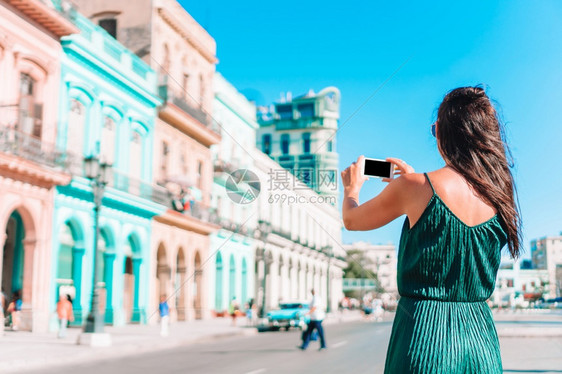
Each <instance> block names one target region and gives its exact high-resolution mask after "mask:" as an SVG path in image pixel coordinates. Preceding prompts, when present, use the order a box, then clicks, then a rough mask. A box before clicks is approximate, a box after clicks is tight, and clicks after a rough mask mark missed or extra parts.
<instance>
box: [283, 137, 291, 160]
mask: <svg viewBox="0 0 562 374" xmlns="http://www.w3.org/2000/svg"><path fill="white" fill-rule="evenodd" d="M289 141H290V138H289V134H283V135H281V152H282V153H283V154H284V155H288V154H289Z"/></svg>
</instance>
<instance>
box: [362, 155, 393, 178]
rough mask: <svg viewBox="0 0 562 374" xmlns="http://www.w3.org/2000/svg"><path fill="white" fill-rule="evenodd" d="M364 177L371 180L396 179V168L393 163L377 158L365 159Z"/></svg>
mask: <svg viewBox="0 0 562 374" xmlns="http://www.w3.org/2000/svg"><path fill="white" fill-rule="evenodd" d="M363 175H365V176H367V177H371V178H392V177H394V167H393V166H392V162H388V161H385V160H378V159H376V158H365V166H364V167H363Z"/></svg>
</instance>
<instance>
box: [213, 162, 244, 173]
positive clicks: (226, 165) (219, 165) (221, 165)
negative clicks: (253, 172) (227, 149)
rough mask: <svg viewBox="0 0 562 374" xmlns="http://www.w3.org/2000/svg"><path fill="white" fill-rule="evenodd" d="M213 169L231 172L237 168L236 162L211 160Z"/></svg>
mask: <svg viewBox="0 0 562 374" xmlns="http://www.w3.org/2000/svg"><path fill="white" fill-rule="evenodd" d="M213 169H214V171H215V172H217V173H232V172H234V171H235V170H237V169H238V166H237V165H236V163H233V162H228V161H224V160H220V159H217V160H215V161H214V162H213Z"/></svg>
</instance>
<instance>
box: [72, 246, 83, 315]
mask: <svg viewBox="0 0 562 374" xmlns="http://www.w3.org/2000/svg"><path fill="white" fill-rule="evenodd" d="M83 257H84V248H76V247H74V248H72V282H73V283H74V288H75V289H76V295H75V296H74V301H73V302H72V309H73V310H74V323H73V324H74V325H81V324H82V318H83V311H82V259H83Z"/></svg>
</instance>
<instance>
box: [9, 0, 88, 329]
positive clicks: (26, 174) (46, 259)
mask: <svg viewBox="0 0 562 374" xmlns="http://www.w3.org/2000/svg"><path fill="white" fill-rule="evenodd" d="M69 18H70V14H68V13H66V12H63V11H62V10H61V9H57V8H55V6H54V5H53V4H52V3H50V2H49V1H37V0H27V1H0V19H1V20H2V22H0V77H1V81H2V84H0V230H1V231H0V233H1V234H0V248H2V255H1V256H0V262H1V264H0V269H1V279H2V292H3V293H4V295H5V297H6V299H7V300H8V302H9V301H11V300H13V298H14V297H15V295H16V294H18V293H19V295H20V297H21V300H22V319H21V324H20V326H19V328H20V329H25V330H33V331H39V332H41V331H46V330H47V329H48V323H49V316H50V308H49V279H50V272H49V269H50V265H51V257H52V253H51V243H50V238H51V233H52V216H53V195H54V193H55V186H57V185H65V184H67V183H68V182H69V181H70V174H69V173H68V168H67V163H66V161H65V159H64V155H61V154H60V153H59V152H57V151H56V149H55V140H56V136H57V128H56V123H57V114H58V113H57V109H58V103H57V100H58V93H59V85H60V83H59V82H60V60H61V57H62V48H61V45H60V42H59V41H60V38H61V37H64V36H66V35H69V34H72V33H75V32H77V28H76V27H75V26H74V25H73V24H72V22H71V21H70V20H69Z"/></svg>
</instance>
